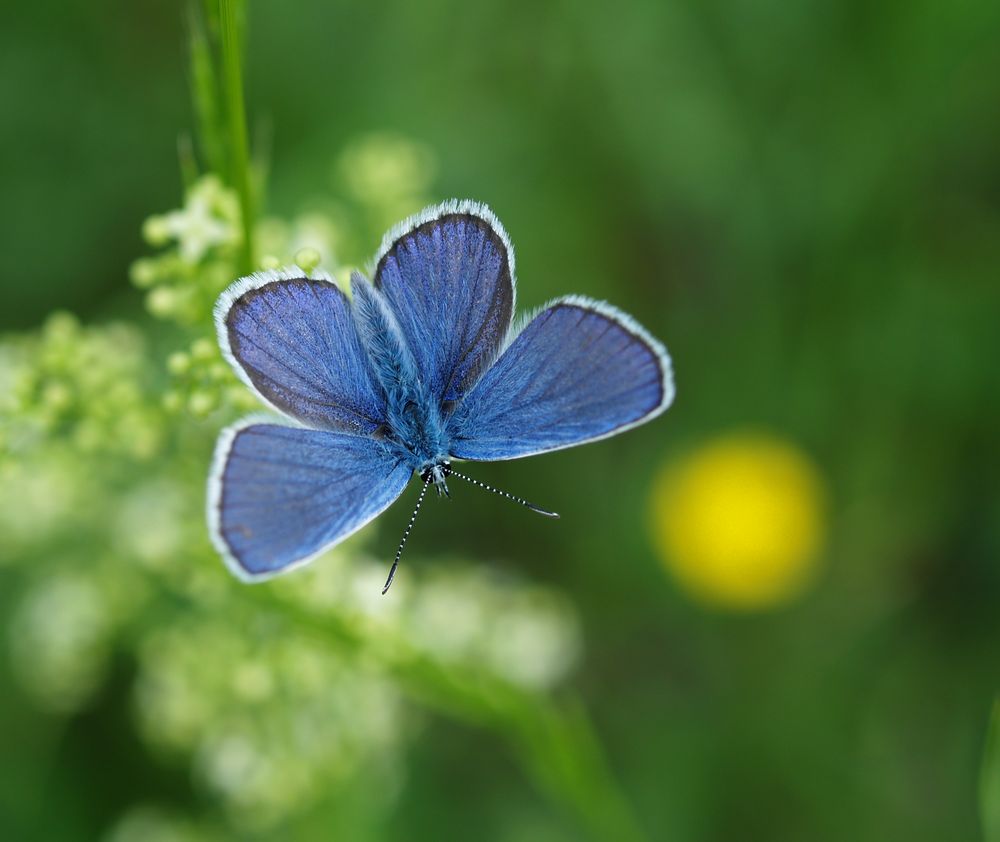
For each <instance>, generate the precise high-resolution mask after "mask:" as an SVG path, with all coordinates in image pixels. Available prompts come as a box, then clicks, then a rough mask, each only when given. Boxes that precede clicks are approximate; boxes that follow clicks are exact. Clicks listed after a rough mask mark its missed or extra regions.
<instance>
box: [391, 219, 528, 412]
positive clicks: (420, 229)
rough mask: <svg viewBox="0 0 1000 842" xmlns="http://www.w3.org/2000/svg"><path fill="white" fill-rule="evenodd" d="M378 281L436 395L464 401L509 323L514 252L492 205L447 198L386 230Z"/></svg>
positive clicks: (450, 399) (488, 361) (434, 395)
mask: <svg viewBox="0 0 1000 842" xmlns="http://www.w3.org/2000/svg"><path fill="white" fill-rule="evenodd" d="M374 285H375V288H376V289H378V290H379V291H380V292H381V293H382V295H383V296H384V297H385V300H386V301H387V303H388V305H389V307H390V308H391V309H392V311H393V314H394V315H395V317H396V321H397V322H398V324H399V328H400V331H401V332H402V334H403V336H404V338H405V340H406V343H407V344H408V345H409V348H410V351H411V352H412V354H413V357H414V360H415V362H416V366H417V370H418V371H419V372H421V376H422V377H424V378H425V385H426V386H428V387H429V391H430V394H431V395H432V396H433V397H434V398H435V399H437V400H438V401H441V402H443V403H447V402H452V401H457V400H458V399H459V398H461V396H462V395H463V394H465V392H466V391H467V390H468V389H469V388H470V387H471V386H472V384H473V383H475V381H476V380H477V379H478V377H479V375H480V374H481V373H482V372H483V371H484V370H485V369H486V368H487V367H488V366H489V365H490V363H492V362H493V360H494V359H495V358H496V355H497V353H498V351H499V349H500V346H501V344H502V343H503V341H504V339H505V338H506V336H507V332H508V330H509V328H510V320H511V315H512V313H513V312H514V295H515V292H514V255H513V250H512V249H511V246H510V241H509V240H508V238H507V234H506V232H505V231H504V230H503V226H501V225H500V223H499V222H498V221H497V219H496V217H495V216H493V214H492V213H491V212H490V210H489V209H488V208H487V207H486V206H485V205H480V204H477V203H475V202H456V201H452V202H446V203H444V204H443V205H438V206H436V207H432V208H428V209H427V210H425V211H423V212H422V213H420V214H418V215H417V216H415V217H412V218H410V219H408V220H406V221H405V222H403V223H402V224H401V225H399V226H397V227H396V228H394V229H393V230H392V231H390V232H389V233H388V234H387V235H386V237H385V240H384V241H383V243H382V248H381V249H380V250H379V253H378V255H377V256H376V266H375V278H374Z"/></svg>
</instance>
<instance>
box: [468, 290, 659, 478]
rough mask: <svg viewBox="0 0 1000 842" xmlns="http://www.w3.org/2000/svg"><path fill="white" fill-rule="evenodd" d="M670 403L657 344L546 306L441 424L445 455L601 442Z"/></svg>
mask: <svg viewBox="0 0 1000 842" xmlns="http://www.w3.org/2000/svg"><path fill="white" fill-rule="evenodd" d="M672 398H673V377H672V373H671V367H670V359H669V357H668V356H667V353H666V350H665V349H664V348H663V346H662V345H661V344H660V343H659V342H657V341H656V340H655V339H653V338H652V337H651V336H650V335H649V334H648V333H647V332H646V331H645V330H644V329H643V328H641V327H640V326H639V325H638V324H636V322H635V321H634V320H633V319H631V318H630V317H629V316H626V315H625V314H624V313H621V312H620V311H618V310H615V309H614V308H613V307H610V306H609V305H607V304H603V303H600V302H595V301H590V300H588V299H584V298H579V297H570V298H565V299H562V300H559V301H556V302H554V303H553V304H551V305H549V306H548V307H546V308H544V309H543V310H542V311H541V312H539V313H538V314H537V315H536V316H535V317H534V318H533V319H532V320H531V321H530V322H529V323H528V324H527V325H526V326H525V328H524V330H522V331H521V333H520V334H518V335H517V336H516V337H515V338H514V340H513V341H512V342H511V344H510V346H509V347H508V348H507V349H506V350H505V351H504V353H503V354H502V355H501V356H500V358H499V359H498V360H497V361H496V363H495V364H494V365H493V366H492V367H491V368H490V369H489V370H487V371H486V373H485V374H484V375H483V376H482V378H481V379H480V380H479V382H478V383H476V385H475V387H474V388H473V389H472V391H471V392H470V393H469V394H468V395H467V396H466V398H465V400H463V401H462V403H461V404H460V406H459V407H458V408H457V410H456V411H455V414H454V415H453V416H452V418H451V420H450V422H449V432H450V434H451V437H452V455H453V456H457V457H459V458H462V459H474V460H480V461H492V460H497V459H514V458H517V457H520V456H529V455H531V454H533V453H541V452H544V451H547V450H558V449H560V448H564V447H571V446H573V445H577V444H583V443H584V442H588V441H594V440H596V439H600V438H605V437H607V436H610V435H613V434H615V433H617V432H621V431H623V430H626V429H629V428H630V427H634V426H635V425H637V424H641V423H642V422H644V421H648V420H649V419H650V418H653V417H655V416H656V415H658V414H659V413H660V412H662V411H663V410H664V409H666V407H667V406H668V405H669V404H670V401H671V400H672Z"/></svg>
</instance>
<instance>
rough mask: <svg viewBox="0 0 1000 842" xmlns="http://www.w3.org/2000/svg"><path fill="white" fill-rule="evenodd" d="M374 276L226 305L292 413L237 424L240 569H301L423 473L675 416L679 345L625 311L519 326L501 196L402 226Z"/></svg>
mask: <svg viewBox="0 0 1000 842" xmlns="http://www.w3.org/2000/svg"><path fill="white" fill-rule="evenodd" d="M373 278H374V280H373V281H371V282H369V281H368V280H367V279H366V278H365V277H364V276H363V275H361V274H360V273H358V272H355V273H354V274H353V275H352V276H351V293H352V295H351V297H350V298H348V297H347V296H346V295H345V294H344V293H343V292H341V290H340V289H339V288H338V287H337V286H336V285H335V284H334V283H333V281H332V279H331V278H330V277H328V276H325V275H318V273H317V276H316V277H311V278H309V277H305V276H304V275H303V273H302V271H301V270H298V269H283V270H279V271H272V272H258V273H256V274H253V275H250V276H249V277H246V278H241V279H240V280H238V281H236V282H235V283H233V284H232V285H231V286H230V287H229V288H228V289H226V290H225V291H224V292H223V293H222V295H221V296H220V297H219V300H218V303H217V304H216V306H215V322H216V328H217V331H218V337H219V345H220V347H221V348H222V352H223V354H224V355H225V357H226V359H227V360H228V361H229V362H230V364H231V365H232V366H233V368H234V369H235V371H236V373H237V375H238V376H239V377H240V378H241V379H242V380H243V382H244V383H246V385H247V386H248V387H249V388H250V389H251V390H252V391H253V392H254V393H255V394H256V395H257V397H258V398H260V400H261V401H263V402H264V403H265V404H267V405H268V406H270V407H271V408H272V409H275V410H277V411H278V412H279V413H281V415H282V416H284V417H283V418H280V419H279V418H270V417H265V418H259V417H258V418H247V419H244V420H243V421H241V422H239V423H238V424H236V425H234V426H232V427H230V428H228V429H226V430H224V431H223V432H222V434H221V435H220V436H219V440H218V443H217V445H216V448H215V457H214V460H213V463H212V470H211V474H210V476H209V481H208V523H209V529H210V532H211V535H212V540H213V542H214V544H215V546H216V548H217V549H218V551H219V553H220V554H221V555H222V557H223V559H225V561H226V564H227V565H228V566H229V568H230V570H231V571H232V572H233V573H234V574H235V575H236V576H238V577H239V578H240V579H243V580H245V581H255V582H256V581H260V580H263V579H267V578H269V577H271V576H275V575H277V574H278V573H284V572H286V571H288V570H292V569H293V568H295V567H298V566H300V565H302V564H305V563H306V562H307V561H309V560H311V559H312V558H313V557H315V556H316V555H318V554H319V553H321V552H323V551H324V550H326V549H328V548H329V547H332V546H333V545H334V544H336V543H338V542H340V541H342V540H343V539H344V538H346V537H347V536H348V535H350V534H352V533H353V532H355V531H357V530H358V529H360V528H361V527H362V526H364V525H365V524H366V523H368V522H369V521H370V520H372V519H373V518H374V517H376V516H377V515H378V514H380V513H381V512H383V511H384V510H385V509H386V508H388V507H389V505H390V504H392V502H393V501H394V500H396V498H397V497H399V495H400V494H401V493H402V492H403V489H404V488H405V487H406V485H407V483H408V482H409V481H410V477H411V475H412V474H414V473H416V474H417V476H418V477H420V479H421V481H422V482H423V487H422V488H421V490H420V496H419V498H418V501H417V505H416V508H415V509H414V512H413V517H411V518H410V522H409V525H408V526H407V528H406V532H405V533H404V535H403V540H402V541H401V542H400V545H399V549H398V551H397V553H396V558H395V560H394V562H393V565H392V569H391V570H390V573H389V578H388V579H387V580H386V584H385V589H384V590H383V593H385V591H386V590H388V588H389V585H390V584H391V583H392V579H393V576H394V574H395V572H396V567H397V565H398V563H399V557H400V554H401V553H402V550H403V545H404V544H405V543H406V539H407V537H408V536H409V534H410V530H411V529H412V527H413V522H414V519H415V518H416V515H417V511H418V510H419V508H420V504H421V503H422V502H423V499H424V495H425V494H426V493H427V489H428V487H429V486H430V485H431V484H433V485H434V486H435V488H436V489H437V491H438V493H439V494H441V493H442V492H444V493H447V479H448V478H449V477H452V476H454V477H458V478H461V479H463V480H468V481H470V482H473V483H475V484H476V485H478V486H480V487H481V488H485V489H486V490H488V491H493V492H496V493H498V494H503V495H504V496H506V497H508V498H510V499H512V500H515V501H517V502H519V503H522V504H523V505H525V506H528V507H529V508H532V509H534V510H535V511H538V512H540V513H542V514H546V515H550V516H552V517H558V515H555V514H554V513H552V512H547V511H545V510H544V509H540V508H538V507H537V506H534V505H532V504H530V503H528V502H527V501H525V500H521V499H520V498H518V497H514V496H513V495H510V494H506V493H505V492H502V491H499V490H498V489H495V488H493V487H492V486H488V485H486V484H485V483H482V482H479V481H478V480H474V479H472V478H471V477H467V476H465V475H464V474H461V473H459V472H458V471H456V470H455V469H454V468H453V467H452V460H455V459H465V460H470V461H475V462H490V461H493V460H497V459H516V458H519V457H521V456H530V455H532V454H535V453H544V452H547V451H551V450H559V449H561V448H564V447H572V446H573V445H577V444H583V443H585V442H591V441H597V440H598V439H603V438H607V437H608V436H612V435H615V434H616V433H621V432H623V431H625V430H629V429H631V428H632V427H635V426H637V425H639V424H642V423H645V422H646V421H649V420H650V419H651V418H654V417H656V416H657V415H659V414H660V413H661V412H663V411H664V410H665V409H666V408H667V407H668V406H669V405H670V402H671V401H672V400H673V396H674V385H673V374H672V371H671V365H670V357H669V356H668V355H667V351H666V348H664V347H663V345H662V344H661V343H660V342H658V341H657V340H656V339H654V338H653V337H652V336H651V335H650V334H649V333H648V332H646V330H644V329H643V328H642V327H641V326H640V325H639V324H637V323H636V321H635V320H634V319H632V318H631V317H630V316H628V315H626V314H625V313H622V312H621V311H619V310H616V309H615V308H614V307H611V306H610V305H608V304H605V303H603V302H599V301H592V300H590V299H588V298H583V297H580V296H575V295H572V296H567V297H565V298H558V299H556V300H555V301H552V302H550V303H549V304H547V305H545V306H544V307H542V308H541V309H540V310H538V311H537V312H535V313H534V314H531V315H530V316H528V317H527V318H525V319H523V320H521V322H520V324H519V325H517V326H514V325H513V315H514V304H515V282H514V250H513V248H512V247H511V244H510V240H509V239H508V237H507V233H506V232H505V231H504V229H503V226H501V225H500V223H499V221H498V220H497V218H496V217H495V216H494V215H493V213H492V212H491V211H490V210H489V209H488V208H487V207H486V206H485V205H481V204H478V203H476V202H470V201H450V202H445V203H444V204H441V205H437V206H435V207H431V208H427V209H426V210H424V211H423V212H422V213H419V214H417V215H416V216H414V217H411V218H410V219H407V220H406V221H404V222H402V223H401V224H399V225H398V226H396V227H395V228H393V229H392V230H391V231H389V232H388V233H387V234H386V236H385V237H384V239H383V241H382V246H381V248H380V249H379V251H378V254H377V255H376V257H375V271H374V275H373Z"/></svg>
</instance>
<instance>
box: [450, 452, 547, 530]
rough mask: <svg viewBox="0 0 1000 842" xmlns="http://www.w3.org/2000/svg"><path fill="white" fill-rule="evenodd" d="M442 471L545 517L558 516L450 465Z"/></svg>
mask: <svg viewBox="0 0 1000 842" xmlns="http://www.w3.org/2000/svg"><path fill="white" fill-rule="evenodd" d="M444 472H445V475H446V476H450V477H458V478H459V479H464V480H465V481H466V482H471V483H472V484H473V485H478V486H479V487H480V488H482V489H484V490H485V491H492V492H493V493H494V494H499V495H500V496H501V497H506V498H507V499H508V500H513V501H514V502H515V503H520V504H521V505H522V506H524V507H525V508H527V509H531V511H533V512H538V514H540V515H545V517H556V518H557V517H559V515H558V514H556V513H555V512H550V511H548V510H546V509H543V508H541V507H540V506H536V505H535V504H534V503H529V502H528V501H527V500H523V499H521V498H520V497H515V496H514V495H513V494H508V493H507V492H506V491H501V490H500V489H499V488H494V487H493V486H492V485H487V484H486V483H485V482H480V481H479V480H478V479H473V478H472V477H467V476H466V475H465V474H460V473H459V472H458V471H456V470H455V469H454V468H452V467H451V465H448V464H446V465H445V466H444Z"/></svg>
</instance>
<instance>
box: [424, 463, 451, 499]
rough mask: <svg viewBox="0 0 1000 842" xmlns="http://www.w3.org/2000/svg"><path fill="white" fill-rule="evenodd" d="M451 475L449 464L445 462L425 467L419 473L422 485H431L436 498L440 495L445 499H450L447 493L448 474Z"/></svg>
mask: <svg viewBox="0 0 1000 842" xmlns="http://www.w3.org/2000/svg"><path fill="white" fill-rule="evenodd" d="M450 473H451V463H450V462H447V461H441V462H435V463H433V464H430V465H427V466H425V467H424V469H423V470H422V471H421V472H420V479H421V480H422V481H423V482H424V483H433V484H434V490H435V491H437V493H438V496H439V497H440V496H441V495H442V494H443V495H444V496H445V497H450V496H451V495H450V494H449V493H448V483H447V479H448V474H450Z"/></svg>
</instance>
